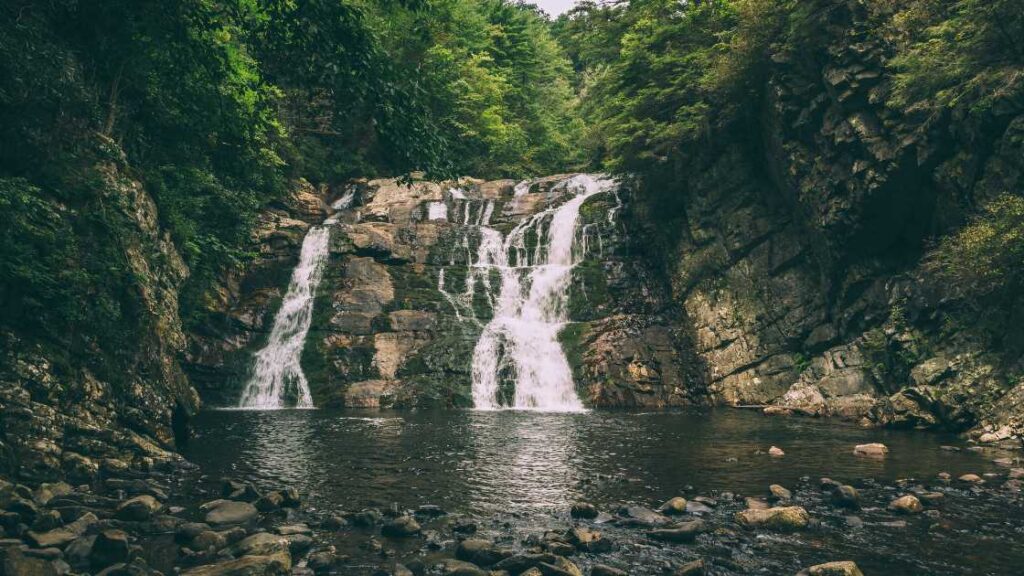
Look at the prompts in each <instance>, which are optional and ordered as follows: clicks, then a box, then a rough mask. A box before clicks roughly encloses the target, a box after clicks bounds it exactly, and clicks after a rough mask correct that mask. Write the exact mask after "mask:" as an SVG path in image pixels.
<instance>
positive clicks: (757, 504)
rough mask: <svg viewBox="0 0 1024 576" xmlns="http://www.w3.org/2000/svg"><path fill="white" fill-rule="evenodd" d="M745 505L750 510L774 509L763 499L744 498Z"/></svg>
mask: <svg viewBox="0 0 1024 576" xmlns="http://www.w3.org/2000/svg"><path fill="white" fill-rule="evenodd" d="M743 504H744V505H745V506H746V507H747V509H748V510H767V509H769V508H771V507H772V505H771V504H769V503H768V502H767V501H765V500H763V499H761V498H754V497H752V496H747V497H746V498H744V499H743Z"/></svg>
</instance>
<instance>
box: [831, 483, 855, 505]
mask: <svg viewBox="0 0 1024 576" xmlns="http://www.w3.org/2000/svg"><path fill="white" fill-rule="evenodd" d="M830 499H831V501H832V505H833V506H836V507H838V508H848V509H850V510H856V509H857V508H860V493H859V492H857V489H856V488H854V487H853V486H850V485H848V484H843V485H841V486H836V487H835V488H834V489H833V490H832V495H831V498H830Z"/></svg>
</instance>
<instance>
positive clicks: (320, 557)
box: [306, 550, 338, 574]
mask: <svg viewBox="0 0 1024 576" xmlns="http://www.w3.org/2000/svg"><path fill="white" fill-rule="evenodd" d="M337 562H338V556H337V554H335V553H334V551H333V550H321V551H319V552H314V553H312V554H310V555H309V557H308V558H307V559H306V565H307V566H309V568H310V569H311V570H313V572H314V573H316V574H324V573H326V572H330V571H331V570H332V569H333V568H334V565H335V564H336V563H337Z"/></svg>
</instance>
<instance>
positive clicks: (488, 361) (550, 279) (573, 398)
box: [438, 175, 616, 412]
mask: <svg viewBox="0 0 1024 576" xmlns="http://www.w3.org/2000/svg"><path fill="white" fill-rule="evenodd" d="M615 185H616V184H615V182H613V181H611V180H606V179H603V178H599V177H595V176H590V175H579V176H574V177H572V178H569V179H567V180H565V181H564V182H562V183H560V184H559V185H558V186H556V188H555V189H554V190H553V192H562V193H565V194H567V195H569V196H570V198H569V199H568V200H566V201H564V202H562V203H560V204H557V205H556V206H554V207H551V208H548V209H546V210H544V211H542V212H539V213H537V214H534V215H532V216H530V217H527V218H525V219H524V220H523V221H521V222H520V223H519V224H518V225H517V226H516V227H515V228H513V229H512V230H511V231H510V232H509V233H508V235H507V236H503V235H502V234H501V232H499V231H498V230H495V229H494V228H491V227H490V226H489V224H490V219H491V215H492V213H493V209H494V203H493V201H489V202H487V203H485V204H482V205H480V204H479V203H478V206H477V207H476V209H475V210H476V214H474V209H473V208H472V207H471V206H470V202H468V201H467V202H465V203H463V205H462V206H460V207H459V208H460V209H461V210H462V211H463V214H462V217H461V219H460V223H461V224H463V225H465V226H469V227H471V229H472V230H475V231H476V233H477V234H478V235H479V242H480V243H479V246H478V248H477V250H476V254H475V257H472V255H470V258H469V262H470V264H469V266H468V270H467V276H466V287H465V291H464V292H462V293H449V292H447V291H446V290H445V276H444V270H442V271H441V274H440V277H439V282H438V289H439V290H440V291H441V292H442V293H443V294H444V295H445V297H446V298H447V299H448V301H449V303H451V304H452V306H453V307H454V308H455V310H456V314H457V316H458V317H459V318H460V319H468V320H470V321H473V322H475V323H477V324H478V325H481V326H482V329H483V332H482V334H481V336H480V339H479V340H478V341H477V344H476V347H475V348H474V351H473V364H472V378H473V402H474V405H475V406H476V408H477V409H483V410H495V409H502V408H514V409H521V410H544V411H561V412H571V411H581V410H583V404H582V402H581V401H580V399H579V397H578V396H577V394H576V390H575V385H574V383H573V379H572V370H571V368H570V366H569V362H568V360H567V359H566V357H565V353H564V352H563V351H562V347H561V344H560V343H559V341H558V334H559V332H561V330H562V328H563V327H564V326H565V324H566V322H567V320H568V312H567V310H566V307H567V303H568V294H569V287H570V284H571V282H572V271H573V268H574V267H575V266H576V265H577V264H579V263H580V262H581V261H582V259H583V258H584V257H585V256H586V249H587V243H588V241H587V238H588V237H589V234H588V233H587V232H588V231H587V230H582V231H579V230H577V221H578V219H579V213H580V207H581V206H582V205H583V203H584V202H585V201H586V200H587V199H588V198H590V197H591V196H593V195H595V194H598V193H601V192H605V191H608V190H611V189H613V188H614V187H615ZM528 192H529V182H524V183H521V184H519V185H518V186H516V187H515V191H514V199H518V198H520V197H522V196H524V195H525V194H527V193H528ZM514 201H515V200H514ZM465 246H466V249H467V250H468V249H469V248H468V246H469V245H468V242H466V244H465ZM495 271H496V272H497V274H496V276H497V277H498V278H500V286H498V287H497V290H494V289H492V285H491V284H492V282H491V278H492V272H495ZM477 288H481V289H482V291H483V293H484V294H486V295H487V298H488V300H489V302H490V303H491V308H492V311H493V316H492V317H491V319H490V321H488V322H487V323H486V324H483V323H481V322H480V321H479V320H477V318H476V315H475V314H474V312H473V302H474V299H475V298H476V295H477ZM510 383H511V384H512V385H513V386H514V392H513V391H511V390H509V389H508V388H509V387H508V386H507V385H508V384H510ZM503 384H504V386H503Z"/></svg>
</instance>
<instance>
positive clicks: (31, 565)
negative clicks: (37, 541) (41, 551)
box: [0, 547, 59, 576]
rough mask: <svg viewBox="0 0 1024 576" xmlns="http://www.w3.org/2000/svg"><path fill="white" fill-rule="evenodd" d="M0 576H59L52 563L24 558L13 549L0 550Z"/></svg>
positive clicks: (19, 552)
mask: <svg viewBox="0 0 1024 576" xmlns="http://www.w3.org/2000/svg"><path fill="white" fill-rule="evenodd" d="M0 574H5V575H9V576H59V573H58V572H57V568H56V566H55V565H54V563H53V562H51V561H49V560H44V559H42V558H32V557H30V556H26V555H25V554H23V553H22V552H21V550H18V549H17V548H14V547H8V548H0Z"/></svg>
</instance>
